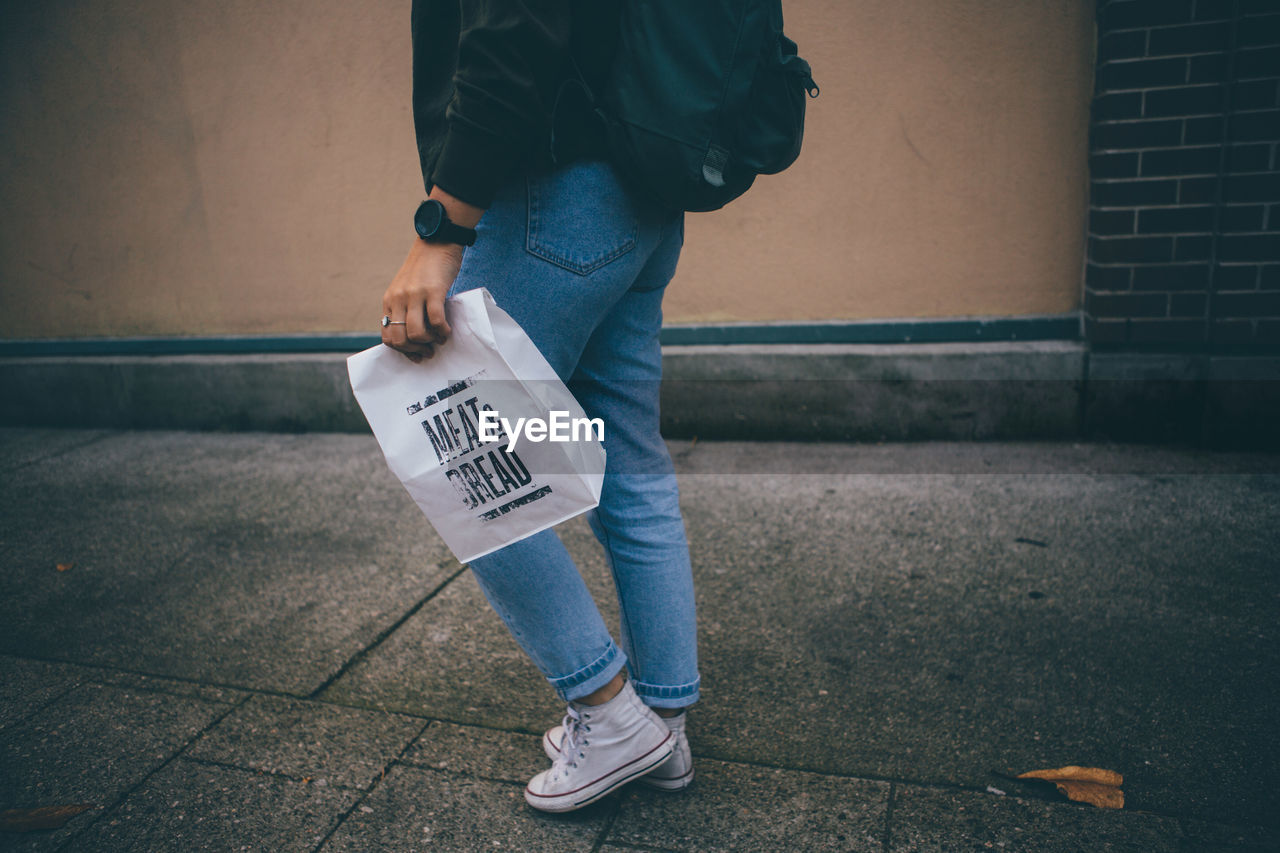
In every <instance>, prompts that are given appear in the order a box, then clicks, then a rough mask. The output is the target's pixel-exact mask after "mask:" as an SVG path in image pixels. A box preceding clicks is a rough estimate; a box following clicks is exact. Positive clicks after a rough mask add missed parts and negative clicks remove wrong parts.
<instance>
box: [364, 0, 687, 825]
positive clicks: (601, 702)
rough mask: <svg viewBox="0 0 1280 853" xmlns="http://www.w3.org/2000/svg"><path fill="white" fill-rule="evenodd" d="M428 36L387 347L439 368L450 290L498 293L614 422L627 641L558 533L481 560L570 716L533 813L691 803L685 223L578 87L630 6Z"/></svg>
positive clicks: (417, 8) (611, 493)
mask: <svg viewBox="0 0 1280 853" xmlns="http://www.w3.org/2000/svg"><path fill="white" fill-rule="evenodd" d="M411 26H412V31H413V110H414V123H415V130H416V136H417V142H418V152H419V158H420V161H421V166H422V173H423V180H424V184H425V187H426V189H427V195H428V197H427V200H426V201H425V202H423V205H422V207H420V208H419V210H418V213H417V215H416V218H415V224H416V226H417V228H418V235H419V236H415V237H413V238H412V240H411V245H410V249H409V254H408V257H407V258H406V259H405V261H404V264H403V266H402V267H401V268H400V270H399V272H398V273H397V274H396V275H395V278H394V279H393V280H392V282H391V284H390V285H389V286H388V287H387V289H386V292H385V294H384V295H383V304H382V309H383V312H384V320H383V329H382V340H383V343H385V344H387V345H388V346H391V347H393V348H395V349H396V350H398V351H400V352H401V353H404V354H405V355H406V356H407V357H409V358H411V359H414V360H421V359H424V358H430V357H431V356H432V354H433V352H434V351H435V348H436V347H442V346H448V338H449V335H450V328H449V324H448V318H447V316H446V313H445V308H444V303H445V299H446V298H447V296H449V295H451V294H454V293H458V292H460V291H463V290H467V289H470V288H475V287H486V288H488V289H489V291H490V292H491V293H492V294H493V296H494V299H495V300H496V302H497V303H498V305H499V306H500V307H502V308H503V309H504V310H506V311H507V312H508V313H509V314H510V315H511V316H512V317H513V318H514V319H515V320H516V322H518V323H519V324H520V325H521V327H522V328H523V329H524V331H525V332H526V333H527V334H528V335H529V337H530V338H531V339H532V340H533V342H534V343H535V344H536V345H537V346H538V348H539V350H541V352H542V353H543V355H544V356H545V357H546V359H547V361H548V362H549V363H550V364H551V365H552V367H553V368H554V369H555V371H556V373H557V374H558V375H559V376H560V378H561V379H563V380H564V381H565V382H566V384H567V385H568V386H569V388H570V390H571V391H572V392H573V393H574V395H575V397H577V399H578V401H579V402H580V403H581V405H582V407H583V408H584V410H585V411H586V413H587V415H588V417H592V418H595V417H599V418H602V419H603V421H604V424H605V430H604V445H605V450H606V453H607V463H606V470H605V477H604V485H603V488H602V491H601V496H600V502H599V506H598V507H597V508H596V509H595V510H593V511H592V513H591V514H590V516H589V521H590V525H591V528H592V530H593V532H594V533H595V535H596V537H597V538H598V539H599V540H600V543H601V544H602V546H603V547H604V549H605V553H606V555H607V558H608V559H607V561H608V564H609V567H610V569H611V572H612V575H613V580H614V584H615V588H616V592H617V597H618V603H619V609H620V613H621V618H620V636H619V638H618V641H617V642H615V640H614V638H613V637H612V636H611V635H610V632H609V631H608V629H607V628H606V626H605V623H604V620H603V619H602V617H601V615H600V612H599V610H598V608H597V606H596V603H595V601H594V600H593V599H592V597H591V595H590V593H589V592H588V590H587V587H586V585H585V584H584V582H583V579H582V576H581V575H580V574H579V572H578V569H577V567H576V566H575V564H574V562H573V559H572V558H571V557H570V555H569V553H568V552H567V551H566V549H565V547H564V545H563V544H561V542H560V540H559V538H558V537H557V536H556V534H555V533H554V531H544V532H542V533H539V534H536V535H534V536H531V537H529V538H526V539H524V540H521V541H519V542H517V543H515V544H512V545H510V546H508V547H506V548H503V549H501V550H499V551H497V552H495V553H492V554H490V555H487V556H485V557H482V558H479V559H476V560H474V561H473V562H472V563H471V569H472V571H473V574H474V576H475V578H476V580H477V582H478V583H479V585H480V587H481V589H482V590H483V592H484V594H485V596H486V598H487V599H488V601H489V603H490V604H491V605H492V607H493V609H494V610H495V611H496V612H497V614H498V615H499V616H500V617H501V618H502V620H503V621H504V622H505V623H506V625H507V627H508V629H509V630H510V631H511V633H512V635H513V636H514V637H515V639H516V641H517V642H518V643H519V644H520V646H521V648H522V649H523V650H524V651H525V652H526V653H527V654H528V656H529V657H530V659H531V660H532V662H533V663H534V664H535V665H536V666H537V667H538V669H539V670H540V671H541V672H542V674H543V675H544V676H545V677H546V679H547V681H548V682H549V683H550V685H551V687H552V688H554V690H555V691H556V693H557V694H558V695H559V696H560V698H561V699H562V700H563V701H565V702H566V703H567V705H568V707H567V710H566V712H565V714H564V717H563V720H562V722H561V725H559V726H556V727H554V728H552V729H551V730H550V731H548V732H547V733H546V735H545V736H544V738H543V749H544V751H545V752H546V754H547V756H548V758H549V759H551V761H552V764H551V766H550V767H549V768H548V769H547V770H545V771H543V772H541V773H539V774H537V775H536V776H534V777H533V778H532V779H531V780H530V781H529V783H528V786H527V787H526V789H525V799H526V800H527V801H528V803H529V804H530V805H531V806H533V807H534V808H536V809H540V810H543V811H549V812H560V811H570V810H573V809H577V808H580V807H582V806H584V805H586V804H588V803H590V802H594V801H595V800H597V799H599V798H600V797H603V796H604V795H606V794H608V793H609V792H610V791H612V790H614V789H616V788H617V787H619V786H621V785H623V784H626V783H628V782H631V781H633V780H637V779H639V780H642V781H644V782H646V783H648V784H650V785H653V786H655V787H658V788H661V789H665V790H670V791H675V790H680V789H683V788H684V787H685V786H687V785H688V784H689V783H690V781H691V780H692V779H693V764H692V757H691V755H690V752H689V745H688V738H687V735H686V732H685V709H687V708H688V707H689V706H690V705H692V704H693V703H695V702H696V701H697V699H698V695H699V675H698V665H697V638H696V619H695V607H694V590H693V579H692V571H691V568H690V562H689V549H688V543H687V541H686V537H685V529H684V522H683V519H682V517H681V514H680V507H679V503H678V493H677V487H676V480H675V474H674V469H673V467H672V464H671V459H670V456H669V455H668V452H667V448H666V445H665V444H664V442H663V440H662V437H661V435H660V433H659V417H658V385H659V380H660V378H661V370H662V365H661V350H660V347H659V340H658V334H659V330H660V328H661V325H662V297H663V293H664V291H665V288H666V286H667V284H668V282H669V281H670V280H671V277H672V275H673V274H674V272H675V267H676V260H677V258H678V256H679V254H680V249H681V246H682V244H683V241H684V220H683V214H682V212H680V211H676V210H669V209H664V208H663V207H662V206H660V205H659V204H657V203H654V202H651V201H650V200H648V199H646V198H645V197H644V195H643V194H642V193H640V192H637V191H636V190H635V189H634V188H632V187H630V186H627V185H624V184H623V182H622V181H621V179H620V178H619V176H618V174H617V172H616V171H615V170H614V168H613V166H611V165H610V163H609V161H608V157H607V153H606V151H605V147H604V141H603V134H602V131H601V128H600V127H599V126H598V125H596V124H595V123H594V122H593V120H592V116H591V112H590V110H589V109H586V108H582V106H581V99H580V98H576V97H574V95H575V93H577V92H578V91H579V89H578V87H576V86H575V83H586V84H587V86H588V87H590V86H598V85H600V84H601V82H602V81H603V80H604V75H605V74H606V73H607V66H608V59H609V55H610V51H611V47H610V45H611V43H612V39H613V38H615V37H616V31H617V10H616V4H615V3H609V2H602V0H575V2H569V0H558V2H534V0H529V2H518V1H517V0H466V2H459V0H414V3H413V12H412V24H411ZM406 231H407V226H406ZM424 235H425V236H424ZM472 241H473V245H469V246H468V245H467V244H468V243H472Z"/></svg>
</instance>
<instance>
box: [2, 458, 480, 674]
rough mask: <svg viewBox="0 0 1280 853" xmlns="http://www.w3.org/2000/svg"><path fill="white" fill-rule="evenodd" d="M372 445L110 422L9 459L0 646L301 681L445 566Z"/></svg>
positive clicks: (386, 621)
mask: <svg viewBox="0 0 1280 853" xmlns="http://www.w3.org/2000/svg"><path fill="white" fill-rule="evenodd" d="M371 445H372V442H371V441H370V440H368V439H367V438H364V437H359V436H331V437H326V438H324V439H321V440H319V441H316V440H314V439H311V440H308V439H305V438H300V437H297V436H256V437H251V436H241V435H233V436H221V437H220V438H219V440H217V441H213V442H211V441H209V440H208V439H205V438H202V437H201V436H197V435H190V434H182V433H160V434H156V435H150V434H148V435H147V436H146V437H145V439H143V440H138V439H137V438H136V437H135V438H133V439H132V440H131V439H130V438H128V437H127V436H125V435H120V436H112V437H109V438H106V439H104V440H101V441H98V442H96V443H94V444H93V445H91V446H86V447H82V448H80V449H79V450H77V451H73V452H69V453H66V454H63V455H61V456H58V457H56V458H54V459H52V460H49V461H48V462H47V463H45V464H41V465H39V466H28V467H26V468H23V469H20V470H18V471H16V472H14V474H13V476H12V477H11V478H8V477H7V478H6V483H5V485H4V486H3V487H0V508H2V509H3V512H4V519H5V523H4V528H3V534H2V535H0V559H3V561H4V565H5V566H6V571H5V572H4V574H3V576H0V593H2V595H0V626H3V627H0V651H7V652H10V653H15V654H33V655H38V656H42V657H52V658H59V659H64V660H75V661H80V662H90V663H99V664H105V665H109V666H114V667H120V668H126V669H137V670H140V671H145V672H148V673H153V674H161V675H167V676H175V677H180V678H189V679H199V680H202V681H207V682H211V683H220V684H226V685H243V686H249V687H253V688H258V689H275V690H284V691H287V692H291V693H296V694H299V695H306V694H308V693H310V692H311V691H313V690H314V689H316V688H318V687H319V686H321V685H322V684H323V683H324V682H325V681H326V680H327V679H328V678H330V677H332V676H333V675H334V674H336V673H337V671H338V670H339V668H340V667H341V666H342V665H343V663H344V662H346V661H347V660H349V659H350V658H351V657H352V655H354V654H355V653H356V652H358V651H359V650H360V649H362V648H363V647H364V646H366V645H367V644H369V643H370V642H372V641H373V640H374V639H375V638H376V637H377V636H378V635H379V634H381V633H382V632H384V631H386V630H389V629H390V628H391V627H392V626H393V625H394V624H395V622H396V620H397V619H399V618H400V617H401V616H402V615H403V614H404V613H406V612H407V611H408V610H409V609H411V607H412V606H413V605H414V603H415V602H417V601H419V600H420V599H421V598H422V597H424V596H425V595H426V594H427V593H428V591H429V590H430V589H431V588H432V587H433V586H434V585H437V584H439V583H441V582H443V581H444V580H445V579H447V578H448V577H449V574H450V572H451V571H456V569H457V565H456V563H455V562H454V561H453V560H452V558H451V557H450V556H449V554H448V550H447V549H446V548H445V547H444V545H443V543H441V542H440V541H439V540H438V537H435V536H434V534H433V533H430V534H428V535H423V530H422V525H423V519H422V515H421V513H420V512H418V510H417V509H416V508H415V507H414V506H413V504H412V502H411V501H409V500H408V499H407V497H406V496H405V495H404V494H403V489H401V487H400V486H399V484H398V483H396V482H395V481H394V478H392V477H391V475H390V473H389V472H388V471H387V469H386V465H385V463H383V462H382V459H381V456H380V454H379V453H378V451H377V448H376V445H372V446H371ZM318 460H323V462H321V461H318ZM59 563H62V564H64V565H65V564H71V568H70V569H69V570H66V571H62V572H56V571H55V570H54V569H55V566H56V564H59Z"/></svg>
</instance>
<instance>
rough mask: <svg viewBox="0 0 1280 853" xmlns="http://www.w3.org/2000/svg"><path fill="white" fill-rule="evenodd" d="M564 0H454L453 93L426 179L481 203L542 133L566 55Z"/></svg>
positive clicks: (566, 9) (567, 25)
mask: <svg viewBox="0 0 1280 853" xmlns="http://www.w3.org/2000/svg"><path fill="white" fill-rule="evenodd" d="M569 6H570V2H569V0H461V21H460V24H461V26H460V31H459V38H458V63H457V70H456V72H455V73H454V78H453V83H454V92H453V97H452V100H450V102H449V105H448V108H447V109H446V111H445V136H444V143H443V146H442V148H441V151H440V155H439V157H438V158H437V159H436V162H435V165H434V168H433V169H432V173H431V175H430V181H431V183H433V184H436V185H438V186H439V187H440V188H441V189H444V190H446V191H448V192H449V193H451V194H453V195H455V196H457V197H458V198H460V199H462V200H463V201H465V202H468V203H470V204H474V205H476V206H478V207H488V206H489V205H490V204H491V203H492V202H493V197H494V194H495V193H496V192H497V191H498V188H499V187H500V186H502V184H503V182H504V181H505V180H506V179H507V178H508V177H509V176H510V175H511V173H512V171H513V170H514V169H515V168H516V167H517V166H520V165H521V164H523V163H525V162H527V161H528V160H529V158H530V156H531V154H533V153H534V149H535V148H536V147H538V146H542V145H546V144H547V141H548V139H549V136H550V121H551V118H550V115H551V111H552V108H553V106H554V99H555V91H556V85H557V83H558V81H559V80H560V79H561V78H562V76H563V74H564V72H565V68H566V65H567V63H568V56H569V37H570V11H569Z"/></svg>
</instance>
